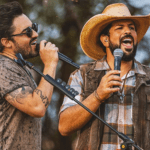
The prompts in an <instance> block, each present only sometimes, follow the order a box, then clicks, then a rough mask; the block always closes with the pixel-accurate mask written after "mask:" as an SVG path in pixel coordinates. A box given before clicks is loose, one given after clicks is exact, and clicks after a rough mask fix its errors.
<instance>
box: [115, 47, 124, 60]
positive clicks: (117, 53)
mask: <svg viewBox="0 0 150 150" xmlns="http://www.w3.org/2000/svg"><path fill="white" fill-rule="evenodd" d="M113 55H114V57H121V58H122V56H123V51H122V49H120V48H117V49H115V50H114V52H113Z"/></svg>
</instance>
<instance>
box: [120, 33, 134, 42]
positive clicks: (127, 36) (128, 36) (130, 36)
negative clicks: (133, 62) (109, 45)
mask: <svg viewBox="0 0 150 150" xmlns="http://www.w3.org/2000/svg"><path fill="white" fill-rule="evenodd" d="M124 38H131V39H132V40H133V44H134V38H133V36H132V35H130V34H127V35H125V36H123V37H121V39H120V44H121V41H122V40H123V39H124Z"/></svg>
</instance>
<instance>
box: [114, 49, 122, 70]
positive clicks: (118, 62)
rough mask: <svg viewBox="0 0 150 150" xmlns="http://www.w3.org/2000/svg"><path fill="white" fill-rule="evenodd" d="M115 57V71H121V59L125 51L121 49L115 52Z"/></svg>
mask: <svg viewBox="0 0 150 150" xmlns="http://www.w3.org/2000/svg"><path fill="white" fill-rule="evenodd" d="M113 55H114V57H115V60H114V70H120V65H121V59H122V57H123V51H122V50H121V49H119V48H118V49H115V50H114V52H113Z"/></svg>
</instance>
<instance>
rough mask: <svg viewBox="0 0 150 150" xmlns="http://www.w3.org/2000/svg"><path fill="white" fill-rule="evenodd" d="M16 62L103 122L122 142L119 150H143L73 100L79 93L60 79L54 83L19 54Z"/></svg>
mask: <svg viewBox="0 0 150 150" xmlns="http://www.w3.org/2000/svg"><path fill="white" fill-rule="evenodd" d="M16 56H17V58H18V60H16V59H15V62H16V63H18V64H19V65H20V66H22V67H23V66H25V65H26V66H27V67H29V68H30V69H33V70H34V71H36V72H37V73H38V74H40V75H41V76H42V77H43V78H44V79H45V80H46V81H48V82H49V83H50V84H52V85H53V86H54V87H57V88H58V89H59V90H60V91H61V92H63V94H65V95H66V96H68V97H69V98H70V99H71V100H74V101H75V102H76V103H77V104H79V105H80V106H81V107H83V108H84V109H85V110H87V111H88V112H89V113H91V114H92V115H93V116H94V117H96V118H97V119H98V120H100V121H101V122H103V123H104V124H105V125H106V126H107V127H109V128H110V129H111V130H113V131H114V132H115V133H116V134H117V135H118V136H119V137H120V138H121V139H122V140H123V141H124V142H123V143H121V145H120V147H121V150H132V146H133V147H135V148H136V149H137V150H143V149H142V148H140V147H139V146H138V145H136V144H135V143H134V141H133V140H132V139H130V138H129V137H128V136H127V135H125V134H123V133H121V132H118V131H117V130H116V129H114V128H113V127H112V126H110V125H109V124H108V123H107V122H105V121H104V120H103V119H101V118H100V117H99V116H98V115H96V114H95V113H94V112H92V111H91V110H90V109H88V108H87V107H86V106H85V105H83V104H82V103H81V102H80V101H78V100H77V99H75V96H76V95H78V94H79V93H78V92H77V91H75V90H74V89H73V88H70V86H69V85H66V83H65V82H64V81H62V80H61V79H57V80H56V81H55V80H54V79H53V78H52V77H51V76H49V75H48V74H47V75H44V74H43V73H42V72H41V71H40V70H38V69H37V68H36V67H34V65H33V64H32V63H30V62H28V61H25V60H24V59H23V57H22V55H21V54H20V53H18V54H16Z"/></svg>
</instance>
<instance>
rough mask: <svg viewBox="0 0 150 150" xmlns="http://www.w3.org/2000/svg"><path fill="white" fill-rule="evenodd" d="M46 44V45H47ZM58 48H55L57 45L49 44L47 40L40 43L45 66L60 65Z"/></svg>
mask: <svg viewBox="0 0 150 150" xmlns="http://www.w3.org/2000/svg"><path fill="white" fill-rule="evenodd" d="M45 43H46V45H45ZM58 51H59V49H58V47H56V46H55V44H52V43H51V42H47V41H45V40H42V41H41V42H40V52H39V53H40V57H41V59H42V61H43V63H44V65H50V64H51V63H55V64H57V63H58V60H59V59H58Z"/></svg>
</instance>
